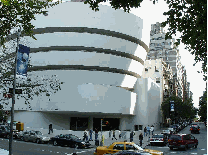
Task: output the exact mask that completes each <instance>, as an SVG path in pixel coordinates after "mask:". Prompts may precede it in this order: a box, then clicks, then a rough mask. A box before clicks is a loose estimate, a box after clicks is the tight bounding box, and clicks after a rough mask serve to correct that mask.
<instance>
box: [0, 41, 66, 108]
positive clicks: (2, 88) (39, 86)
mask: <svg viewBox="0 0 208 155" xmlns="http://www.w3.org/2000/svg"><path fill="white" fill-rule="evenodd" d="M10 45H11V46H9V47H7V46H5V48H2V50H3V51H2V52H0V53H2V55H0V64H1V65H0V71H1V72H0V79H1V83H0V96H3V94H4V93H8V89H9V88H13V79H14V76H13V75H14V71H13V69H14V59H15V57H14V56H15V53H13V51H14V50H15V47H16V43H15V41H11V42H10ZM11 49H12V50H11ZM28 67H32V65H30V59H29V65H28ZM62 84H63V82H61V81H60V80H59V79H58V77H57V76H56V75H52V76H48V75H44V76H39V75H34V74H33V75H32V74H30V72H28V76H27V79H26V80H25V81H24V82H22V80H19V82H18V80H17V83H16V88H17V89H22V92H23V94H17V95H16V96H17V99H20V98H24V99H25V104H28V106H29V109H30V110H32V109H31V105H30V101H31V100H33V97H34V96H38V97H41V96H47V97H48V100H49V101H50V98H51V95H53V94H55V93H56V92H57V91H59V90H61V85H62ZM0 103H3V104H8V99H7V98H2V97H1V98H0Z"/></svg>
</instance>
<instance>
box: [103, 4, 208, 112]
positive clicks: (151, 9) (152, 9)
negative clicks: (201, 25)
mask: <svg viewBox="0 0 208 155" xmlns="http://www.w3.org/2000/svg"><path fill="white" fill-rule="evenodd" d="M102 4H103V5H109V6H110V3H109V2H106V3H102ZM168 10H169V8H168V5H167V4H166V2H165V1H164V0H159V1H158V2H156V3H155V4H153V2H152V1H150V0H149V1H147V0H143V2H142V3H141V7H138V8H132V9H131V11H130V13H133V14H134V15H136V16H138V17H140V18H141V19H143V30H142V39H141V40H142V41H143V42H144V43H145V44H146V45H148V46H149V42H150V30H151V24H155V23H156V22H164V21H165V20H166V19H167V16H164V15H163V12H166V11H168ZM167 29H168V27H167V26H166V27H165V28H164V30H165V32H167ZM172 37H173V38H175V39H178V38H179V37H180V33H179V32H177V33H176V36H175V35H173V36H172ZM178 49H179V53H180V55H181V62H182V65H183V66H185V69H186V72H187V81H188V82H190V91H192V92H193V103H194V106H195V107H197V108H198V105H199V97H201V96H202V95H203V91H205V88H206V82H205V81H203V74H200V73H197V71H201V70H202V69H201V63H197V65H195V66H193V64H194V63H195V61H194V56H193V55H191V54H190V53H189V51H188V50H186V49H185V45H184V44H182V43H181V45H179V47H178Z"/></svg>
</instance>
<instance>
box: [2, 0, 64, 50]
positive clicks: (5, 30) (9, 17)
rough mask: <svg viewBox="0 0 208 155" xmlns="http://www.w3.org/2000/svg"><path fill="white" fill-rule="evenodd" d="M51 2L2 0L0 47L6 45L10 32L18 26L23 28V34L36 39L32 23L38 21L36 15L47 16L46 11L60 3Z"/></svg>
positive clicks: (47, 0)
mask: <svg viewBox="0 0 208 155" xmlns="http://www.w3.org/2000/svg"><path fill="white" fill-rule="evenodd" d="M50 2H52V0H44V1H41V0H21V1H20V0H0V45H1V46H2V45H4V44H5V42H6V37H7V36H8V35H9V34H10V31H11V30H12V29H13V28H15V27H18V26H21V27H22V29H23V32H22V33H25V34H27V35H28V36H31V37H32V38H33V39H35V37H34V35H33V31H32V30H33V29H34V25H32V24H31V21H32V20H35V19H36V18H35V15H36V14H44V15H46V13H47V11H45V10H44V9H46V8H50V7H53V6H55V5H57V4H59V2H60V1H57V2H55V3H50Z"/></svg>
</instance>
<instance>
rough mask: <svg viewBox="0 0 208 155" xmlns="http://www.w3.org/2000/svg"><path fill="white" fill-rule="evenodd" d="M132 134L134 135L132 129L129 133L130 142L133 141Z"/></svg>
mask: <svg viewBox="0 0 208 155" xmlns="http://www.w3.org/2000/svg"><path fill="white" fill-rule="evenodd" d="M134 135H135V133H134V131H131V133H130V142H133V137H134Z"/></svg>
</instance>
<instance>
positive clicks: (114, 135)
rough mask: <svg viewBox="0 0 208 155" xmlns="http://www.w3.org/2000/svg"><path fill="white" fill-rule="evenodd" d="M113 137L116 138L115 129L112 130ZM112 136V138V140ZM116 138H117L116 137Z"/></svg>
mask: <svg viewBox="0 0 208 155" xmlns="http://www.w3.org/2000/svg"><path fill="white" fill-rule="evenodd" d="M113 138H114V139H116V133H115V130H113ZM113 138H112V140H113ZM116 140H117V139H116Z"/></svg>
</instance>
